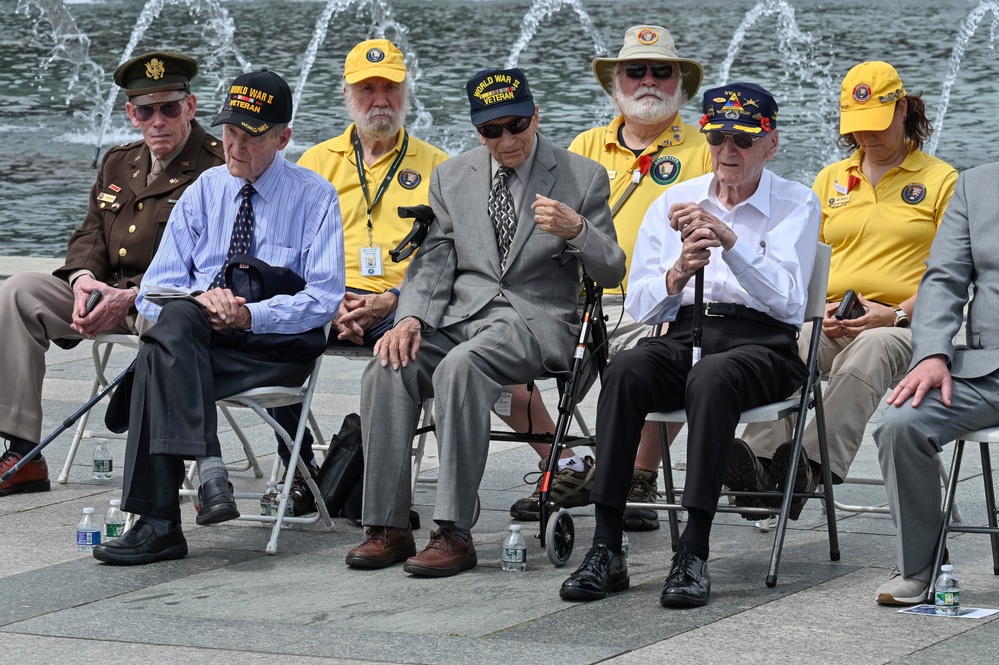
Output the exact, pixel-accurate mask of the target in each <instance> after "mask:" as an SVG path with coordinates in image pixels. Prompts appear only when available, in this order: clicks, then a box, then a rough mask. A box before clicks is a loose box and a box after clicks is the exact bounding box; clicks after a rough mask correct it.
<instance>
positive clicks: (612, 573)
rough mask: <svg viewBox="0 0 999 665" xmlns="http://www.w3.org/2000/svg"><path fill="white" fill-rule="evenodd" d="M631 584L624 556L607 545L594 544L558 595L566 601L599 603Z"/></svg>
mask: <svg viewBox="0 0 999 665" xmlns="http://www.w3.org/2000/svg"><path fill="white" fill-rule="evenodd" d="M630 584H631V579H630V578H629V577H628V562H627V561H625V560H624V557H623V556H621V555H620V554H617V553H615V552H612V551H611V550H610V548H608V547H607V546H606V545H594V546H593V547H591V548H590V551H589V552H587V553H586V556H585V557H584V558H583V563H582V564H581V565H580V566H579V568H577V569H576V572H574V573H573V574H572V575H570V576H569V579H567V580H566V581H565V582H562V588H561V589H559V591H558V595H559V596H561V597H562V598H563V599H564V600H600V599H601V598H606V597H607V594H608V592H611V591H624V590H625V589H627V588H628V586H629V585H630Z"/></svg>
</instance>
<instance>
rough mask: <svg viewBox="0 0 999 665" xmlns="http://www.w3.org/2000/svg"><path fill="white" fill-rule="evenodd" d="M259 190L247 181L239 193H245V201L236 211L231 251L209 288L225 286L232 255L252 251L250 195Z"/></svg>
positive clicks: (251, 207) (230, 245) (230, 244)
mask: <svg viewBox="0 0 999 665" xmlns="http://www.w3.org/2000/svg"><path fill="white" fill-rule="evenodd" d="M256 191H257V190H255V189H253V185H251V184H250V183H246V184H245V185H243V189H241V190H239V193H240V194H242V195H243V201H242V203H240V204H239V212H237V213H236V222H235V223H234V224H233V225H232V238H230V239H229V253H228V254H226V255H225V263H223V264H222V268H221V269H220V270H219V274H218V275H216V276H215V279H213V280H212V285H211V286H210V287H208V288H210V289H215V288H224V287H225V269H226V266H228V265H229V263H230V262H231V261H232V257H234V256H236V255H237V254H246V253H248V252H249V251H250V245H251V244H252V243H253V206H252V205H251V204H250V197H251V196H253V194H254V193H255V192H256Z"/></svg>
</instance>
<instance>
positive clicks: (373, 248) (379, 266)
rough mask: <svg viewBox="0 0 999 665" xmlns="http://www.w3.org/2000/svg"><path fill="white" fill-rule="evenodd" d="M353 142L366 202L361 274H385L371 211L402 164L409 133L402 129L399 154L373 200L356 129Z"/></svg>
mask: <svg viewBox="0 0 999 665" xmlns="http://www.w3.org/2000/svg"><path fill="white" fill-rule="evenodd" d="M353 143H354V159H355V161H356V162H357V178H358V180H359V181H360V182H361V191H362V192H363V193H364V201H365V203H367V204H368V246H367V247H361V249H360V261H361V274H362V275H364V276H366V277H381V276H382V275H384V274H385V265H384V264H383V263H382V248H381V245H376V244H375V243H374V225H373V224H372V223H371V211H372V210H374V207H375V206H376V205H378V202H379V201H381V199H382V195H383V194H385V190H386V189H388V186H389V183H391V182H392V178H393V177H394V176H395V172H396V171H398V170H399V165H400V164H402V160H403V158H405V156H406V149H407V148H408V147H409V133H408V132H406V130H403V135H402V146H401V148H400V150H399V154H398V155H396V158H395V161H394V162H392V166H391V167H390V168H389V171H388V173H387V174H386V175H385V179H384V180H382V184H381V185H380V186H379V187H378V191H377V192H375V198H374V200H373V201H372V200H371V197H370V195H369V194H368V180H367V178H365V177H364V150H363V149H362V147H361V140H360V138H358V136H357V131H356V130H355V131H354V136H353Z"/></svg>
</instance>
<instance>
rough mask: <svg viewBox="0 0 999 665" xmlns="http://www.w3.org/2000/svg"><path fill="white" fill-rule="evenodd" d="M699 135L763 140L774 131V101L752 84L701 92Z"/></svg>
mask: <svg viewBox="0 0 999 665" xmlns="http://www.w3.org/2000/svg"><path fill="white" fill-rule="evenodd" d="M701 108H702V111H703V112H704V115H702V116H701V131H702V132H713V131H718V130H721V131H723V132H741V133H743V134H751V135H753V136H764V135H766V134H767V133H768V132H770V131H772V130H774V129H777V101H776V100H775V99H774V96H773V95H771V94H770V92H769V91H768V90H766V89H764V88H762V87H760V86H758V85H756V84H755V83H729V84H728V85H723V86H719V87H717V88H711V89H710V90H706V91H705V92H704V101H703V103H702V107H701Z"/></svg>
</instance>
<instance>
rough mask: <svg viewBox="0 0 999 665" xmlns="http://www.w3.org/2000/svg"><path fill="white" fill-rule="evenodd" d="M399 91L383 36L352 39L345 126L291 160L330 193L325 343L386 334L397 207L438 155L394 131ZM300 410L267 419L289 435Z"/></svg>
mask: <svg viewBox="0 0 999 665" xmlns="http://www.w3.org/2000/svg"><path fill="white" fill-rule="evenodd" d="M409 93H410V88H409V85H408V82H407V80H406V63H405V61H404V59H403V54H402V52H401V51H400V50H399V49H398V48H396V46H395V45H394V44H392V42H390V41H388V40H387V39H371V40H368V41H364V42H361V43H360V44H358V45H357V46H355V47H354V48H353V49H351V51H350V53H348V54H347V59H346V60H345V62H344V67H343V97H344V103H345V105H346V107H347V112H348V113H349V114H350V119H351V120H352V121H353V122H352V124H351V125H350V126H349V127H347V129H346V131H344V133H343V134H341V135H340V136H337V137H334V138H332V139H329V140H328V141H324V142H322V143H319V144H317V145H314V146H312V147H311V148H309V149H308V150H306V151H305V152H304V153H303V154H302V156H301V158H299V160H298V164H299V165H300V166H305V167H307V168H310V169H312V170H313V171H315V172H316V173H318V174H319V175H321V176H323V177H324V178H326V179H327V180H329V181H330V182H331V183H332V184H333V186H334V187H336V190H337V193H338V194H339V196H340V215H341V217H342V218H343V240H344V259H345V267H346V273H347V281H346V286H347V290H346V293H345V294H344V298H343V302H342V303H341V304H340V312H339V314H338V315H337V318H335V319H333V327H332V329H331V331H330V337H329V344H330V346H335V345H347V346H354V345H364V346H374V344H375V342H376V341H378V339H379V338H380V337H381V336H382V335H383V334H384V333H385V332H386V331H387V330H390V329H391V328H392V325H393V323H394V320H395V309H396V306H397V305H398V302H399V289H400V287H401V286H402V279H403V276H404V275H405V272H406V266H407V265H409V261H408V260H406V261H400V262H399V263H394V262H393V261H392V260H391V258H390V257H389V253H388V252H389V250H390V249H394V248H395V247H396V245H398V244H399V243H400V242H401V241H402V240H403V238H405V237H406V235H407V234H408V233H409V231H410V229H411V228H412V226H413V223H412V220H411V219H403V218H400V217H399V213H398V209H399V207H400V206H415V205H420V204H427V203H428V202H429V194H428V192H429V188H430V172H431V171H433V169H434V167H435V166H437V165H438V164H440V163H441V162H443V161H444V160H445V159H447V153H445V152H444V151H442V150H439V149H438V148H435V147H434V146H432V145H430V144H429V143H426V142H425V141H421V140H420V139H418V138H415V137H413V136H410V135H409V132H407V131H406V130H405V128H404V127H403V123H404V121H405V120H406V114H407V113H408V112H409ZM300 412H301V410H300V407H298V406H294V407H285V408H281V409H275V410H274V415H275V418H276V419H277V420H278V422H280V423H281V424H282V425H283V426H284V427H285V428H286V429H287V430H288V431H290V432H293V431H295V429H294V428H295V427H297V426H298V418H299V414H300ZM306 444H308V445H306ZM311 444H312V435H311V433H310V432H306V438H305V441H304V442H303V446H302V458H303V459H305V460H306V462H307V463H308V464H309V465H310V466H314V465H315V457H314V456H313V454H312V446H311ZM278 452H279V454H281V457H282V459H283V461H284V462H285V466H286V468H287V465H288V462H289V455H290V453H289V451H288V450H287V448H286V447H285V446H284V444H283V443H281V441H280V439H279V440H278ZM297 474H298V472H296V475H297ZM291 497H292V499H293V502H294V508H295V514H296V515H300V514H304V513H305V512H309V511H311V510H312V508H313V506H312V502H311V494H310V493H309V492H308V490H307V489H306V488H305V485H304V483H302V482H301V478H296V479H295V482H293V484H292V489H291Z"/></svg>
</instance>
